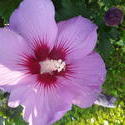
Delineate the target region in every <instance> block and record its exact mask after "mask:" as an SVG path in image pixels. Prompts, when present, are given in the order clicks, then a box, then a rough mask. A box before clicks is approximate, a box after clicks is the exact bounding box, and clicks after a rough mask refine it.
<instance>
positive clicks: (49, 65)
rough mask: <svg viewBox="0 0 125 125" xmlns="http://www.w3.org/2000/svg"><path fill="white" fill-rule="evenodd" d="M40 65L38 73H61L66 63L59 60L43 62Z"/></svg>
mask: <svg viewBox="0 0 125 125" xmlns="http://www.w3.org/2000/svg"><path fill="white" fill-rule="evenodd" d="M39 64H40V67H41V69H40V73H41V74H43V73H52V72H53V71H57V72H61V71H63V70H65V67H66V63H65V62H64V61H62V60H61V59H59V60H52V59H51V60H48V59H47V60H45V61H42V62H40V63H39Z"/></svg>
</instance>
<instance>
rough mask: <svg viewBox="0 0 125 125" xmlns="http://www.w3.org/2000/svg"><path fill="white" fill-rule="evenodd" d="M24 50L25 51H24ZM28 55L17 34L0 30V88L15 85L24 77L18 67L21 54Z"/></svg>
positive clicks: (26, 47) (21, 39)
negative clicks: (25, 53)
mask: <svg viewBox="0 0 125 125" xmlns="http://www.w3.org/2000/svg"><path fill="white" fill-rule="evenodd" d="M24 50H25V51H24ZM26 51H27V53H30V52H31V51H30V49H29V47H28V46H27V44H26V42H25V40H24V39H23V38H22V37H21V36H19V35H18V34H16V33H14V32H12V31H10V30H8V29H0V86H1V87H2V85H7V84H11V85H12V84H16V83H17V82H18V81H19V80H20V79H21V78H22V77H23V75H24V72H23V71H22V70H21V68H20V66H19V65H18V63H19V62H18V61H19V58H20V56H21V54H23V52H26Z"/></svg>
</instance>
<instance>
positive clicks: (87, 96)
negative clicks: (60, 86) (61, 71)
mask: <svg viewBox="0 0 125 125" xmlns="http://www.w3.org/2000/svg"><path fill="white" fill-rule="evenodd" d="M71 63H72V65H73V68H72V69H73V70H72V71H73V73H72V75H71V77H69V78H68V79H69V82H67V83H68V84H69V85H70V86H71V87H67V88H70V89H69V91H70V90H71V91H72V93H73V94H75V95H76V96H75V98H74V100H73V103H74V104H76V105H78V106H80V107H89V106H91V105H92V104H93V103H94V101H95V100H96V99H97V96H98V94H99V93H100V92H101V85H102V84H103V82H104V80H105V76H106V68H105V64H104V62H103V60H102V58H101V57H100V55H99V54H97V53H96V52H93V53H91V54H89V55H87V56H86V57H84V58H83V59H80V60H71ZM70 81H71V83H70ZM69 85H68V86H69Z"/></svg>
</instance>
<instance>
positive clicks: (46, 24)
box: [10, 0, 57, 45]
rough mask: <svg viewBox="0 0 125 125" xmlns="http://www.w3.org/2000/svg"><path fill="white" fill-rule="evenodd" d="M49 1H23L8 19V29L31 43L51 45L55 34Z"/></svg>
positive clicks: (53, 12)
mask: <svg viewBox="0 0 125 125" xmlns="http://www.w3.org/2000/svg"><path fill="white" fill-rule="evenodd" d="M54 16H55V10H54V6H53V4H52V2H51V0H24V1H23V2H22V3H21V5H20V7H19V8H18V9H16V10H15V12H14V13H13V14H12V16H11V18H10V28H11V29H13V30H14V31H16V32H18V33H19V34H21V35H22V36H23V37H24V38H25V39H27V40H29V41H30V42H33V41H34V40H40V41H42V42H47V44H49V43H50V45H51V44H53V42H54V41H55V38H56V34H57V25H56V22H55V19H54Z"/></svg>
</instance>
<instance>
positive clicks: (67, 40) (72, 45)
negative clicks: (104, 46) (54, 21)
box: [56, 16, 97, 59]
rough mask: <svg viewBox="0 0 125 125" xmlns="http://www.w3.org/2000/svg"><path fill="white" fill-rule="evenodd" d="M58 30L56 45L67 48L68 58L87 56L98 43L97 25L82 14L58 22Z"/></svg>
mask: <svg viewBox="0 0 125 125" xmlns="http://www.w3.org/2000/svg"><path fill="white" fill-rule="evenodd" d="M58 30H59V32H58V39H57V43H56V46H61V47H62V48H64V49H65V50H66V52H67V58H68V59H70V58H71V59H79V58H81V56H82V57H83V56H86V55H87V54H89V53H90V52H91V51H92V50H93V49H94V47H95V45H96V41H97V31H96V30H97V26H96V25H95V24H93V23H92V22H91V21H90V20H88V19H86V18H83V17H81V16H79V17H74V18H72V19H69V20H67V21H62V22H60V23H58Z"/></svg>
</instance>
